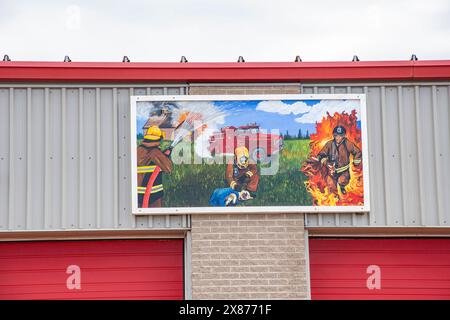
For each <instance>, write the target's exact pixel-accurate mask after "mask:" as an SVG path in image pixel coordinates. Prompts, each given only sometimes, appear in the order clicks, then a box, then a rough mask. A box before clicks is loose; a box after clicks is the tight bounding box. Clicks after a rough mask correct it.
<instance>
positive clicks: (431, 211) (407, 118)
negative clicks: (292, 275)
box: [302, 83, 450, 227]
mask: <svg viewBox="0 0 450 320" xmlns="http://www.w3.org/2000/svg"><path fill="white" fill-rule="evenodd" d="M302 89H303V93H362V92H365V93H366V94H367V113H368V116H367V118H368V135H369V160H370V197H371V208H372V210H371V212H370V214H360V213H352V214H347V213H344V214H339V215H338V216H337V215H333V214H329V213H323V214H307V218H306V224H307V225H308V226H310V227H314V226H328V227H348V226H355V227H357V226H380V227H383V226H389V227H402V226H450V223H449V221H450V199H449V198H450V197H449V196H448V195H449V194H450V170H449V169H448V163H449V161H450V129H449V124H450V86H449V84H448V83H442V84H439V83H437V84H427V83H417V84H402V83H397V84H393V83H392V84H390V83H386V84H371V83H368V84H364V85H361V84H348V85H342V84H336V86H335V85H333V84H329V85H308V84H303V86H302ZM349 223H350V225H349Z"/></svg>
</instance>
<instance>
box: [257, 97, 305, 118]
mask: <svg viewBox="0 0 450 320" xmlns="http://www.w3.org/2000/svg"><path fill="white" fill-rule="evenodd" d="M310 109H311V108H310V107H309V106H308V105H307V104H306V103H304V102H303V101H298V102H295V103H293V104H287V103H284V102H283V101H279V100H278V101H277V100H275V101H270V100H269V101H261V102H260V103H258V105H257V106H256V110H259V111H265V112H273V113H278V114H282V115H288V114H293V115H298V114H302V113H305V112H308V111H309V110H310Z"/></svg>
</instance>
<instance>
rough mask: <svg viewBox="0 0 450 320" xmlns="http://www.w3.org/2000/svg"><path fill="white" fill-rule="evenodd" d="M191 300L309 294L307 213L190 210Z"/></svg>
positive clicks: (241, 88)
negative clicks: (200, 213) (305, 221)
mask: <svg viewBox="0 0 450 320" xmlns="http://www.w3.org/2000/svg"><path fill="white" fill-rule="evenodd" d="M299 93H300V85H271V84H267V85H236V86H223V85H222V86H221V85H216V86H195V85H191V86H190V87H189V94H191V95H194V94H195V95H201V94H214V95H220V94H229V95H233V94H299ZM191 224H192V229H191V230H192V231H191V232H192V233H191V234H192V298H193V299H306V298H307V297H308V282H307V275H306V270H307V269H306V265H305V262H306V255H305V252H306V251H305V238H304V215H303V214H300V213H299V214H284V213H280V214H230V215H226V214H215V215H210V214H202V215H192V217H191Z"/></svg>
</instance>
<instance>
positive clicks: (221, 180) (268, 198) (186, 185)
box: [163, 140, 312, 207]
mask: <svg viewBox="0 0 450 320" xmlns="http://www.w3.org/2000/svg"><path fill="white" fill-rule="evenodd" d="M176 150H177V149H175V151H174V152H176ZM308 152H309V140H287V141H285V147H284V148H283V150H282V151H281V155H280V166H279V170H278V172H277V174H275V175H270V176H269V175H262V176H260V183H259V188H258V194H257V197H256V198H255V199H253V200H251V201H248V202H246V203H244V204H242V205H247V206H292V205H312V201H311V198H310V196H309V194H308V193H307V191H306V190H305V187H304V181H305V176H304V175H303V174H302V173H301V172H300V167H301V164H302V162H303V161H304V160H305V159H306V158H307V156H308ZM225 167H226V165H225V164H211V165H205V164H180V165H175V166H174V171H173V172H172V174H170V175H168V174H164V175H163V184H164V206H165V207H204V206H208V201H209V197H210V196H211V193H212V192H213V191H214V189H216V188H225V187H227V184H226V183H225Z"/></svg>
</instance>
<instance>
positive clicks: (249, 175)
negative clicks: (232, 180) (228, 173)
mask: <svg viewBox="0 0 450 320" xmlns="http://www.w3.org/2000/svg"><path fill="white" fill-rule="evenodd" d="M245 174H246V175H247V176H248V177H249V178H251V177H252V176H253V172H251V171H247V172H246V173H245Z"/></svg>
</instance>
